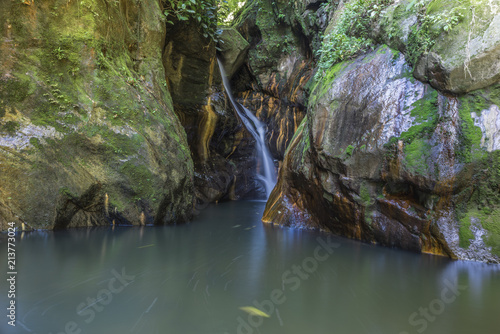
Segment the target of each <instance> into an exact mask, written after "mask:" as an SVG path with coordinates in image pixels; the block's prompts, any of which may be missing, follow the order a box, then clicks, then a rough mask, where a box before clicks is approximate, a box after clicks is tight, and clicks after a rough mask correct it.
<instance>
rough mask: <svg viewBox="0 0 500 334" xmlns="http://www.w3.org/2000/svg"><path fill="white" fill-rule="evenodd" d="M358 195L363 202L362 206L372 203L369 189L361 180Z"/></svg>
mask: <svg viewBox="0 0 500 334" xmlns="http://www.w3.org/2000/svg"><path fill="white" fill-rule="evenodd" d="M359 197H360V198H361V201H362V202H363V205H364V206H369V205H371V204H373V201H372V198H371V195H370V189H369V188H368V185H367V184H366V182H362V183H361V186H360V188H359Z"/></svg>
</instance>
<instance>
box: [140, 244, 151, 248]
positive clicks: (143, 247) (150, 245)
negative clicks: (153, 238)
mask: <svg viewBox="0 0 500 334" xmlns="http://www.w3.org/2000/svg"><path fill="white" fill-rule="evenodd" d="M154 245H155V244H151V245H146V246H141V247H137V248H146V247H151V246H154Z"/></svg>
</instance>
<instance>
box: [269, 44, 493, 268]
mask: <svg viewBox="0 0 500 334" xmlns="http://www.w3.org/2000/svg"><path fill="white" fill-rule="evenodd" d="M411 73H412V68H411V67H410V66H409V65H408V64H407V63H406V61H405V58H404V56H403V55H402V54H401V53H399V52H398V51H394V50H392V49H389V48H387V47H379V48H378V49H377V50H375V51H373V52H371V53H368V54H366V55H363V56H360V57H358V58H356V59H355V60H352V61H346V62H343V63H339V64H337V65H334V66H332V67H331V68H330V69H329V70H328V71H326V74H325V75H324V76H323V77H321V78H318V80H317V82H316V83H315V85H314V87H313V89H312V93H311V96H310V97H309V104H308V114H307V118H306V119H305V120H304V121H303V122H302V124H301V125H300V127H299V128H298V130H297V132H296V134H295V136H294V138H293V139H292V141H291V143H290V144H289V146H288V149H287V152H286V155H285V159H284V162H283V166H282V168H281V170H280V175H279V180H278V184H277V186H276V188H275V189H274V191H273V193H272V194H271V197H270V199H269V201H268V203H267V206H266V211H265V213H264V218H263V220H264V221H265V222H272V223H274V224H281V225H293V226H301V227H309V228H311V227H312V228H320V229H326V230H328V231H331V232H334V233H336V234H340V235H344V236H347V237H350V238H355V239H359V240H363V241H367V242H371V243H378V244H382V245H386V246H392V247H399V248H403V249H408V250H412V251H417V252H425V253H431V254H439V255H444V256H449V257H452V258H462V259H475V260H481V261H487V262H500V257H499V256H500V247H499V246H500V243H499V242H498V241H499V240H500V239H499V238H500V235H499V233H498V230H499V229H498V221H497V220H496V217H498V212H499V211H498V208H499V204H500V193H499V192H500V187H499V181H500V175H499V170H498V168H497V167H492V168H491V169H488V168H487V166H488V165H490V164H492V165H493V166H498V164H499V163H500V160H499V159H500V154H499V153H500V152H499V151H496V150H495V149H496V148H497V146H498V145H497V138H498V136H499V135H500V132H499V131H498V127H494V126H487V125H486V123H487V122H488V120H490V119H495V120H496V119H497V118H498V113H497V110H498V109H497V108H498V104H499V103H500V101H498V95H497V94H498V93H499V87H497V86H494V87H490V88H489V89H488V90H485V91H484V92H481V93H477V94H474V95H468V96H464V97H461V98H455V97H451V96H446V95H443V94H441V93H439V92H438V91H436V90H434V89H433V88H432V87H431V86H429V85H428V84H424V83H421V82H419V81H417V80H415V79H414V78H413V77H412V75H411ZM479 115H481V116H479ZM481 117H482V118H481ZM474 122H475V123H474ZM474 124H477V125H478V126H475V125H474ZM481 124H482V125H481ZM482 129H483V130H482Z"/></svg>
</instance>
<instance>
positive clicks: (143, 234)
mask: <svg viewBox="0 0 500 334" xmlns="http://www.w3.org/2000/svg"><path fill="white" fill-rule="evenodd" d="M263 208H264V203H262V202H242V203H225V204H220V205H218V206H214V207H210V208H208V209H207V210H206V211H205V212H203V214H202V215H201V216H200V217H199V218H198V219H197V220H196V221H194V222H193V223H191V224H187V225H181V226H170V227H144V226H142V227H129V228H124V227H109V228H94V229H75V230H69V231H59V232H55V233H53V232H35V233H25V234H24V235H23V236H22V237H21V236H20V237H19V239H18V253H17V258H18V263H17V264H18V272H19V275H18V291H19V295H18V305H19V308H18V321H19V326H16V328H15V329H14V330H13V328H10V327H7V325H6V322H1V323H0V332H1V333H29V332H30V331H32V332H37V333H50V332H53V333H59V332H61V331H64V328H65V326H66V325H67V324H68V323H71V322H74V323H75V324H76V326H77V328H78V329H80V330H81V333H165V332H168V333H182V334H185V333H198V334H199V333H225V332H227V333H237V331H238V328H239V327H240V329H241V330H243V329H244V330H246V332H245V331H243V332H244V333H247V332H248V333H250V332H253V333H287V334H289V333H292V334H293V333H306V332H311V333H325V332H334V333H384V334H385V333H400V332H403V331H404V332H408V333H417V330H419V329H421V327H420V326H422V325H420V326H416V325H414V324H412V323H410V320H409V318H410V317H411V315H412V314H414V313H415V312H416V313H417V316H416V318H415V319H414V320H419V319H421V315H420V314H419V312H420V309H422V308H426V309H429V307H432V306H434V307H437V306H440V305H441V304H443V305H444V309H443V310H442V312H440V313H439V314H437V315H434V314H431V315H432V316H433V320H432V321H427V324H426V326H427V327H426V329H425V333H470V332H472V331H479V332H481V333H497V325H498V310H497V307H498V300H500V276H499V274H500V271H499V267H498V266H493V265H485V264H480V263H473V262H463V261H450V260H448V259H445V258H441V257H435V256H427V255H419V254H414V253H409V252H404V251H399V250H391V249H387V248H382V247H375V246H371V245H367V244H362V243H358V242H355V241H351V240H347V239H342V238H334V239H333V240H334V242H336V243H339V244H340V246H339V247H338V248H335V250H334V252H333V253H332V254H330V255H329V256H328V257H327V258H326V259H325V260H324V261H317V268H313V267H310V268H313V269H314V270H309V271H310V272H305V273H306V274H307V278H303V279H302V278H300V277H299V278H297V279H296V280H295V281H294V282H293V283H291V282H290V281H288V282H287V281H286V279H285V280H284V278H283V275H284V273H285V272H287V271H292V268H294V267H296V266H304V265H306V266H307V265H309V266H311V263H312V262H311V260H308V259H311V258H315V255H314V254H315V249H316V248H317V247H318V245H319V242H318V239H317V238H318V237H321V238H326V236H325V235H324V234H321V233H317V232H312V231H306V230H294V229H288V228H280V227H275V226H272V225H263V224H261V223H260V217H261V215H262V211H263ZM1 238H2V239H1V240H2V244H1V245H2V248H1V251H0V253H1V254H0V263H1V264H2V267H3V268H5V266H6V247H4V246H5V240H4V236H2V237H1ZM308 261H309V262H308ZM122 271H123V273H125V276H126V277H128V276H130V277H132V276H133V280H131V281H130V283H129V284H128V285H126V287H124V288H123V290H122V291H120V292H119V293H115V292H110V294H106V291H105V290H109V286H110V284H111V283H113V282H115V281H116V280H117V276H116V274H115V273H116V272H118V273H120V274H121V273H122ZM295 276H297V277H298V275H296V274H295ZM291 277H292V274H290V275H289V276H287V278H291ZM304 277H305V276H304ZM297 282H298V283H297ZM447 282H458V284H460V285H463V286H465V287H466V288H465V289H464V290H463V291H461V293H460V295H459V296H457V298H456V299H455V300H454V301H453V302H452V303H441V302H440V301H439V300H440V299H442V297H441V296H442V291H443V289H445V288H446V287H447V284H449V283H447ZM5 284H6V283H5V282H2V283H1V287H2V291H5V289H4V288H5ZM292 287H296V289H292ZM275 290H280V291H283V295H282V297H281V299H284V301H283V302H282V303H272V302H269V303H271V304H272V305H271V304H269V303H267V304H266V301H270V300H272V296H273V291H275ZM436 300H437V301H436ZM255 302H257V304H258V305H264V306H263V308H266V307H267V306H266V305H268V306H269V305H271V306H272V312H269V313H271V317H270V318H265V319H260V320H262V321H261V324H260V323H259V326H253V325H252V324H251V321H254V323H253V324H255V321H256V320H255V319H253V320H252V319H249V318H248V317H249V314H247V313H245V312H243V311H242V310H241V309H240V307H242V306H254V307H255V304H254V303H255ZM82 303H84V307H87V306H88V308H87V309H85V310H84V311H82V307H81V308H80V312H78V311H77V309H78V307H79V306H80V305H81V304H82ZM93 303H94V304H93ZM0 304H1V305H0V307H2V309H5V308H4V307H6V304H5V299H4V298H2V299H1V300H0ZM91 304H92V305H91ZM89 305H91V306H89ZM84 307H83V308H84ZM269 307H270V306H269ZM89 310H93V312H94V313H95V315H94V317H93V318H92V319H91V320H90V316H89V315H88V314H86V315H85V316H82V314H84V312H85V311H89ZM263 311H264V312H266V310H263ZM89 312H90V311H89ZM266 313H267V312H266ZM241 321H243V322H245V324H246V325H242V322H241ZM249 321H250V322H249ZM23 326H24V327H23ZM245 326H248V327H245Z"/></svg>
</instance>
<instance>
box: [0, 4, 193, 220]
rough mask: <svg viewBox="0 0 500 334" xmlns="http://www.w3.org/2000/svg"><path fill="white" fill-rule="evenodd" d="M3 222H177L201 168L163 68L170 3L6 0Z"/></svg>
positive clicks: (1, 95) (1, 80) (188, 209)
mask: <svg viewBox="0 0 500 334" xmlns="http://www.w3.org/2000/svg"><path fill="white" fill-rule="evenodd" d="M0 7H1V8H2V10H1V11H0V19H1V22H2V24H1V25H0V35H1V40H0V58H1V59H2V62H1V64H0V131H1V136H0V224H1V226H2V229H5V228H6V223H7V222H11V221H14V222H18V223H20V222H23V223H26V224H27V225H28V226H30V227H33V228H64V227H73V226H92V225H102V224H110V223H111V222H115V223H117V224H118V223H127V224H144V223H155V224H167V223H178V222H183V221H185V220H187V219H189V218H190V217H191V215H192V211H193V204H194V201H193V178H194V172H193V162H192V159H191V156H190V152H189V149H188V145H187V141H186V135H185V132H184V130H183V128H182V125H181V123H180V122H179V120H178V118H177V116H176V115H175V114H174V111H173V106H172V103H171V98H170V94H169V92H168V90H167V88H166V86H167V84H166V80H165V74H164V70H163V66H162V63H161V58H162V57H161V55H162V50H163V48H164V38H165V21H164V18H163V16H162V11H161V8H160V3H159V2H158V1H155V0H147V1H141V2H139V3H138V2H135V1H119V2H109V3H108V2H102V1H85V2H78V1H77V2H67V3H65V4H64V5H61V3H60V1H55V0H53V1H52V0H48V1H24V2H23V1H9V0H2V1H1V2H0Z"/></svg>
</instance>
